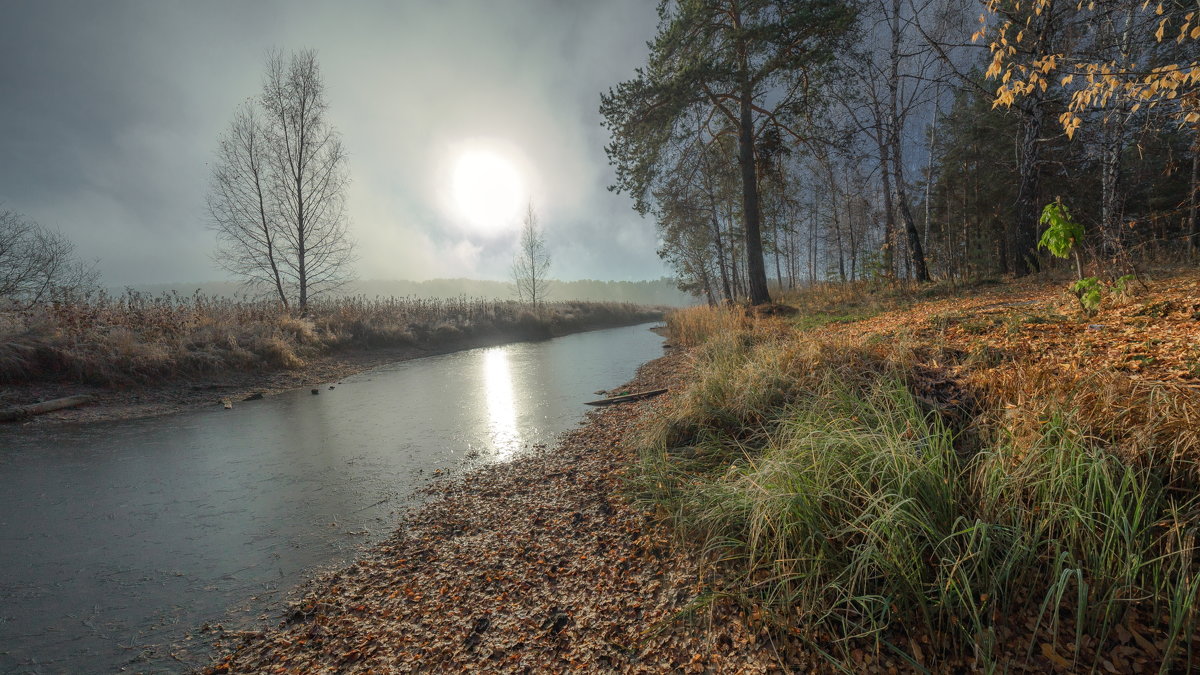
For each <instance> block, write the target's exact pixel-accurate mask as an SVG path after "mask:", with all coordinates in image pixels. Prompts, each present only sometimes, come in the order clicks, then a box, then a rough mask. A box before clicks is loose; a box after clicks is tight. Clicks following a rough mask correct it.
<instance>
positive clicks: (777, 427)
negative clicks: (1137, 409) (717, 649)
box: [635, 334, 1200, 670]
mask: <svg viewBox="0 0 1200 675" xmlns="http://www.w3.org/2000/svg"><path fill="white" fill-rule="evenodd" d="M903 361H904V360H903V359H886V358H881V357H879V356H878V355H875V354H871V353H865V352H862V351H861V350H859V351H856V350H854V349H846V348H843V349H840V350H834V349H832V348H830V347H829V346H824V347H823V346H820V345H814V344H811V343H807V342H804V341H802V340H792V341H788V340H772V341H762V342H757V343H755V342H753V341H750V340H747V339H746V337H745V336H741V337H739V336H738V335H736V334H731V335H717V336H716V337H714V338H713V339H711V340H710V341H709V343H707V344H706V345H705V346H704V347H703V348H702V349H701V350H699V352H698V355H697V366H696V377H695V380H694V381H693V382H692V384H691V385H690V386H689V387H688V388H687V390H686V391H685V392H683V393H682V394H681V396H680V397H679V398H678V399H677V401H676V404H675V406H674V408H673V409H672V411H671V412H669V413H668V414H667V415H666V416H665V417H664V418H663V419H662V420H661V421H660V422H659V423H658V424H657V425H656V426H655V427H654V428H653V429H652V430H651V431H650V432H649V434H648V436H647V437H646V438H645V439H644V447H643V450H642V453H641V460H640V467H639V469H640V471H639V473H638V476H637V478H636V479H635V481H636V483H635V485H636V489H637V490H638V492H639V494H640V495H641V497H642V499H644V500H646V501H648V502H650V503H652V504H654V505H655V506H656V507H657V508H658V509H659V510H660V512H661V513H664V514H665V515H666V517H667V518H668V519H669V520H670V521H671V522H673V523H674V524H675V525H676V526H678V528H679V529H680V531H681V532H682V533H684V534H686V535H688V536H690V537H696V538H699V539H700V540H701V541H703V542H704V546H705V548H706V550H707V551H708V553H710V554H711V555H712V557H713V558H714V559H715V560H717V561H719V563H720V564H721V565H722V567H723V569H724V570H725V572H726V577H727V579H729V580H731V581H732V582H733V587H734V588H735V589H736V591H734V592H735V593H736V594H739V595H740V596H741V598H742V599H743V600H744V601H748V602H750V603H753V604H755V605H757V606H758V607H760V608H761V609H762V610H763V613H764V615H765V616H768V617H771V618H772V619H773V621H774V622H775V624H776V626H777V627H778V628H781V629H785V630H787V631H789V632H792V633H793V634H799V635H801V636H804V637H805V639H807V640H809V641H810V642H811V643H812V644H814V645H818V644H819V645H821V648H822V649H826V650H828V651H829V653H830V654H831V657H834V658H836V659H845V658H848V657H847V655H848V654H849V653H850V652H851V651H852V649H853V648H854V647H855V645H861V644H862V643H863V642H864V641H866V642H868V643H871V644H873V646H874V647H875V648H876V649H877V650H883V651H892V652H895V653H896V654H898V655H900V656H901V657H903V658H906V659H909V660H911V661H913V662H919V661H922V660H928V659H929V655H925V656H924V657H923V656H922V655H921V653H920V652H919V651H917V650H913V649H911V648H910V645H913V644H918V643H922V644H930V645H932V646H933V647H934V651H935V652H936V654H937V655H941V657H954V658H967V659H971V660H972V661H973V663H974V664H975V667H977V668H980V669H987V670H991V669H995V668H997V667H998V666H1000V665H1002V664H1003V663H1004V661H1005V659H1006V658H1007V657H1006V654H1009V652H1006V651H1004V650H1009V651H1011V639H1009V640H1006V641H1005V643H1004V644H1003V645H1002V644H1000V639H999V638H998V635H1000V634H1002V631H1001V628H1002V627H1003V629H1004V632H1003V634H1005V635H1009V634H1011V632H1012V631H1014V630H1015V631H1017V632H1018V633H1020V632H1021V631H1024V632H1025V634H1026V635H1025V636H1024V638H1023V639H1025V641H1026V643H1027V644H1028V646H1029V649H1030V650H1033V647H1034V646H1035V643H1046V642H1049V643H1050V644H1051V645H1054V646H1056V649H1057V653H1058V654H1066V655H1067V658H1068V659H1070V658H1071V656H1072V655H1074V658H1075V659H1076V660H1077V661H1079V662H1080V665H1081V667H1082V666H1086V667H1091V666H1094V665H1095V661H1094V659H1096V658H1098V655H1099V654H1101V653H1102V652H1103V649H1104V644H1105V641H1106V640H1108V639H1109V638H1110V636H1111V635H1112V632H1113V631H1114V629H1115V628H1116V627H1117V626H1119V625H1123V622H1127V621H1129V620H1130V619H1131V617H1133V616H1134V615H1133V614H1131V612H1140V613H1141V614H1140V615H1141V616H1150V617H1156V618H1157V617H1163V620H1162V622H1161V625H1159V626H1156V627H1155V628H1157V629H1161V630H1162V631H1164V633H1165V635H1166V638H1167V640H1166V647H1165V649H1164V653H1163V654H1161V657H1162V663H1163V664H1164V665H1163V668H1164V669H1169V668H1171V667H1172V666H1173V665H1175V666H1178V665H1180V663H1179V659H1187V658H1188V656H1189V655H1190V648H1191V644H1192V638H1193V637H1194V634H1195V632H1196V628H1197V617H1196V612H1195V606H1196V604H1195V601H1196V594H1197V588H1198V586H1197V584H1198V583H1200V582H1197V581H1196V579H1197V572H1200V568H1198V565H1197V563H1196V555H1195V554H1196V547H1195V541H1194V537H1195V526H1194V525H1193V523H1194V521H1195V516H1196V515H1197V514H1198V513H1200V506H1198V503H1197V500H1196V499H1195V498H1194V497H1193V496H1191V493H1177V492H1174V491H1172V490H1169V489H1168V488H1167V486H1166V485H1164V484H1163V483H1162V482H1161V481H1160V480H1159V478H1158V475H1159V474H1157V473H1156V471H1155V470H1154V468H1153V467H1145V466H1142V467H1134V466H1130V465H1127V464H1125V463H1123V462H1122V461H1120V460H1119V459H1118V458H1117V457H1116V456H1115V455H1113V454H1110V453H1109V452H1107V451H1106V450H1105V449H1104V448H1103V447H1101V446H1099V445H1098V444H1097V443H1095V442H1093V441H1092V439H1089V438H1086V437H1084V436H1082V435H1081V434H1079V433H1077V432H1075V431H1074V430H1073V427H1072V425H1071V422H1070V418H1069V416H1065V415H1057V416H1054V417H1052V418H1051V419H1049V420H1047V421H1046V423H1045V424H1044V426H1043V428H1042V430H1041V434H1040V435H1039V436H1038V437H1037V439H1036V440H1035V441H1034V442H1033V443H1032V444H1029V443H1028V442H1026V444H1025V445H1024V447H1021V446H1018V444H1017V443H1016V442H1015V441H1014V440H1013V437H1011V436H1006V435H1005V434H1003V433H995V434H993V435H994V438H993V440H991V441H990V442H989V443H988V444H987V445H986V449H985V451H983V452H980V453H978V454H971V455H966V454H962V453H960V450H958V449H956V440H957V439H955V438H954V436H953V434H952V432H951V431H949V430H948V429H947V428H946V426H944V425H943V424H942V422H941V420H940V418H939V417H938V416H937V414H936V413H934V412H930V411H928V410H926V409H925V408H924V407H922V404H920V403H919V402H918V401H917V400H916V399H915V398H914V397H913V395H912V394H911V393H910V390H909V387H908V386H907V384H906V373H907V372H910V371H908V370H907V369H906V367H905V366H904V365H903ZM725 592H729V591H728V590H726V591H725ZM1031 618H1032V619H1033V622H1032V623H1033V624H1034V625H1035V626H1036V628H1035V629H1034V630H1033V631H1030V630H1029V629H1028V626H1029V625H1030V621H1029V619H1031ZM1153 620H1154V619H1150V620H1149V621H1153ZM1062 636H1068V637H1069V638H1070V639H1069V640H1068V641H1067V642H1066V643H1064V642H1063V640H1064V639H1067V638H1063V637H1062ZM936 659H937V656H936V655H935V657H934V659H933V660H934V661H936ZM1089 660H1090V661H1089ZM1189 664H1190V661H1189ZM928 665H932V663H928Z"/></svg>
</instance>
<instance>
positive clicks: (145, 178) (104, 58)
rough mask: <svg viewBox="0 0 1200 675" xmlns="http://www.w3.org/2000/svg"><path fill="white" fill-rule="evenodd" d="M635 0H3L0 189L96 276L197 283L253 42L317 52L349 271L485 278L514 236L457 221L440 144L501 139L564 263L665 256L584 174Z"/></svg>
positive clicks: (644, 6) (642, 9) (639, 45)
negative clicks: (447, 198) (347, 178)
mask: <svg viewBox="0 0 1200 675" xmlns="http://www.w3.org/2000/svg"><path fill="white" fill-rule="evenodd" d="M654 21H655V12H654V6H653V3H651V2H645V1H635V0H622V1H620V2H582V1H579V2H552V1H541V2H532V1H531V2H515V1H512V2H484V1H482V0H480V1H477V2H437V3H418V2H405V3H382V2H381V3H365V2H354V3H340V2H339V3H332V2H331V3H297V2H261V3H260V2H256V3H241V2H238V3H234V2H217V3H211V2H209V3H162V2H105V3H95V2H53V1H51V2H38V3H7V4H6V5H4V7H3V9H0V92H3V101H4V102H3V104H2V105H0V155H2V156H3V157H4V158H5V160H6V161H5V162H3V163H2V165H0V201H3V202H4V205H5V207H6V208H12V209H15V210H18V211H21V212H23V213H25V214H26V215H28V216H30V217H31V218H33V219H35V220H38V221H39V222H42V223H44V224H46V225H50V226H54V227H58V228H59V229H61V230H62V231H63V232H64V233H66V234H67V235H68V236H70V237H71V238H72V239H73V240H75V241H76V242H77V246H78V250H79V251H80V253H82V254H83V255H84V256H86V257H89V258H99V259H100V269H101V271H102V272H103V274H104V275H105V281H106V282H107V283H109V284H114V285H119V284H134V283H152V282H159V281H172V280H181V279H216V278H220V277H221V276H222V275H221V273H220V272H219V271H218V269H217V268H216V267H215V266H214V265H213V264H212V262H211V260H209V257H208V256H209V253H210V251H211V250H212V248H213V238H212V235H211V233H210V232H208V231H207V230H206V228H205V213H204V191H205V186H206V184H207V181H208V171H209V168H208V165H207V163H208V162H209V161H210V159H211V157H212V155H213V150H214V148H215V145H216V139H217V135H218V134H219V133H220V132H221V131H222V130H223V129H224V127H225V125H226V124H227V123H228V121H229V119H230V116H231V114H232V112H233V110H234V108H235V107H236V106H237V104H238V103H239V102H241V101H242V100H244V99H246V98H247V97H250V96H253V95H255V94H256V93H257V91H258V88H259V83H260V78H261V74H262V66H263V60H264V56H265V54H266V52H267V50H268V49H270V48H272V47H279V48H282V49H285V50H287V49H296V48H301V47H313V48H315V49H317V50H318V51H319V53H320V58H321V65H322V68H323V71H324V74H325V78H326V84H327V86H328V95H329V101H330V106H331V107H330V115H331V118H332V120H333V122H334V124H335V125H336V126H337V127H338V129H339V130H340V131H341V132H342V133H343V135H344V140H345V144H346V146H347V148H348V150H349V152H350V155H351V157H350V170H351V176H352V179H353V184H352V187H351V190H350V193H349V198H350V199H349V208H350V214H351V217H352V231H353V233H354V236H355V238H356V239H357V240H358V241H359V243H360V260H359V263H358V272H359V274H360V275H361V276H362V277H364V278H412V279H425V278H432V277H459V276H475V277H483V278H493V279H495V278H504V277H505V275H506V274H507V270H508V267H509V262H510V260H511V254H512V250H513V244H514V242H515V237H516V232H515V224H514V228H513V229H511V230H509V231H505V232H502V233H500V234H498V235H494V236H485V235H481V234H478V233H472V232H469V231H465V230H463V229H462V228H461V227H457V226H456V225H455V223H454V222H453V219H452V218H451V217H450V216H449V215H448V214H447V213H446V212H445V210H444V209H443V208H442V207H441V204H440V203H439V192H440V191H442V190H444V187H445V181H446V179H447V172H448V167H447V158H446V156H445V153H446V149H447V148H449V147H451V146H453V145H454V144H456V143H462V142H463V140H464V139H471V138H478V139H490V140H492V141H495V142H499V143H507V144H511V146H512V147H514V148H516V149H517V150H518V151H519V155H520V159H521V161H522V163H523V164H525V165H526V167H527V168H528V171H529V173H528V175H527V179H528V180H529V181H530V187H531V189H532V190H533V194H532V197H533V199H534V201H535V204H536V205H537V207H538V210H539V212H540V214H541V216H542V223H543V224H544V225H545V227H546V231H547V239H548V242H549V244H550V245H551V247H552V251H553V252H554V254H555V272H556V274H557V275H559V276H562V277H563V278H568V279H571V278H587V277H591V278H604V279H609V278H611V279H644V278H655V277H658V276H661V275H663V274H664V273H665V269H664V267H663V266H662V265H661V263H660V262H659V261H658V260H657V257H656V256H655V254H654V233H653V226H652V224H651V223H649V222H648V221H643V220H642V219H640V218H638V217H637V216H636V214H634V213H633V211H632V210H631V209H630V206H629V201H628V199H627V198H625V197H623V196H619V195H613V194H611V193H609V192H607V191H606V189H605V187H606V186H607V184H608V183H609V182H610V180H611V175H610V173H609V169H608V167H607V163H606V160H605V157H604V153H603V144H604V142H605V140H606V138H605V134H604V130H603V129H602V128H601V127H600V126H599V116H598V114H597V112H596V108H597V105H598V95H599V92H600V91H602V90H603V89H605V88H607V87H608V86H611V85H612V84H615V83H616V82H617V81H619V80H621V79H624V78H628V77H629V76H630V75H631V73H632V70H633V68H635V67H636V66H637V65H639V64H640V63H641V62H642V61H643V59H644V51H645V48H644V44H645V41H646V40H647V39H648V38H649V37H650V35H651V34H652V33H653V29H654Z"/></svg>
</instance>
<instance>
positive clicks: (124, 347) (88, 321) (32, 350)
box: [0, 291, 664, 385]
mask: <svg viewBox="0 0 1200 675" xmlns="http://www.w3.org/2000/svg"><path fill="white" fill-rule="evenodd" d="M663 310H664V308H662V307H659V308H653V307H647V306H644V305H634V304H630V303H603V302H556V303H548V304H546V305H543V306H541V307H540V308H538V309H536V310H535V309H534V308H533V307H531V306H530V305H527V304H522V303H518V302H515V301H512V300H493V299H483V298H467V297H459V298H451V299H441V300H426V299H419V298H411V297H410V298H395V297H389V298H376V299H367V298H365V297H362V296H359V297H340V298H328V299H323V300H318V301H316V302H314V303H313V304H312V305H310V307H309V311H308V313H307V314H306V315H304V316H301V315H299V314H297V313H295V312H289V311H286V310H283V309H282V308H280V307H279V306H278V305H277V304H276V303H273V302H267V301H252V300H244V299H243V300H236V299H230V298H221V297H212V296H208V295H202V294H199V293H197V294H194V295H182V294H172V293H164V294H159V295H150V294H147V293H139V292H136V291H129V292H127V293H124V294H122V295H116V296H109V295H105V294H99V295H95V296H89V297H86V298H82V299H78V300H72V301H65V302H62V301H60V302H54V303H47V304H43V305H39V306H36V307H33V308H31V309H28V310H23V311H19V312H6V313H0V383H6V384H17V383H24V382H36V381H74V382H80V383H87V384H96V385H124V384H132V383H150V382H159V381H164V380H169V379H172V378H175V377H187V376H192V375H198V374H204V373H213V372H219V371H222V370H230V369H235V370H241V371H246V370H273V369H293V368H300V367H303V366H304V364H305V361H306V359H310V358H313V357H317V356H321V355H323V354H327V353H330V352H333V351H336V350H340V349H356V348H357V349H364V348H376V347H396V346H406V345H411V346H419V347H428V346H434V345H436V346H439V347H444V346H447V345H453V344H455V343H458V342H465V341H467V340H470V339H472V338H483V337H502V338H503V337H511V338H512V339H528V338H539V337H550V336H553V335H561V334H565V333H570V332H576V331H580V330H587V329H590V328H600V327H604V326H617V325H628V324H633V323H638V322H642V321H651V320H655V319H658V318H661V317H662V315H663Z"/></svg>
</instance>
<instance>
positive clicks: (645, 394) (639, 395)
mask: <svg viewBox="0 0 1200 675" xmlns="http://www.w3.org/2000/svg"><path fill="white" fill-rule="evenodd" d="M665 393H667V390H666V389H652V390H650V391H639V392H634V393H632V394H623V395H621V396H613V397H611V398H602V399H600V400H598V401H588V402H587V403H585V405H612V404H614V403H629V402H630V401H640V400H642V399H644V398H653V397H655V396H658V395H659V394H665Z"/></svg>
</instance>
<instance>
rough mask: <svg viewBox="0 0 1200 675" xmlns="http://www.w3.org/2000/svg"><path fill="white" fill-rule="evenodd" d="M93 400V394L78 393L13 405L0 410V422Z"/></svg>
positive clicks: (20, 418) (72, 406) (71, 406)
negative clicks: (76, 394) (39, 401)
mask: <svg viewBox="0 0 1200 675" xmlns="http://www.w3.org/2000/svg"><path fill="white" fill-rule="evenodd" d="M94 400H96V397H95V396H91V395H90V394H80V395H78V396H67V397H66V398H55V399H51V400H49V401H42V402H41V403H30V404H29V405H18V406H13V407H11V408H5V409H4V410H0V422H15V421H17V420H23V419H25V418H27V417H33V416H34V415H41V414H42V413H48V412H53V411H55V410H62V409H63V408H74V407H75V406H78V405H83V404H84V403H91V402H92V401H94Z"/></svg>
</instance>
